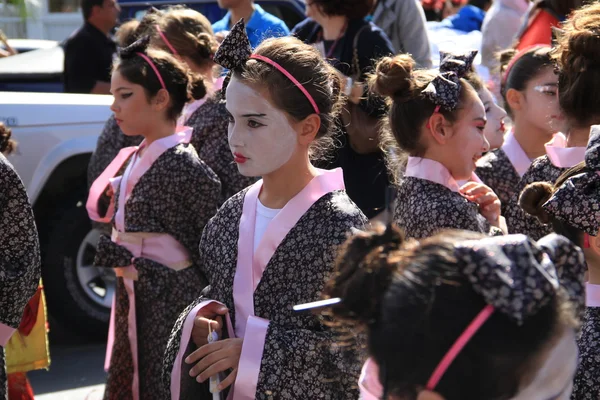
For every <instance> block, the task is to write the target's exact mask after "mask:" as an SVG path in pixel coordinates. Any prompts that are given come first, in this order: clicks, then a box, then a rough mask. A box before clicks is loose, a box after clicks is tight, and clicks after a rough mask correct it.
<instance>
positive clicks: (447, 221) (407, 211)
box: [394, 177, 502, 239]
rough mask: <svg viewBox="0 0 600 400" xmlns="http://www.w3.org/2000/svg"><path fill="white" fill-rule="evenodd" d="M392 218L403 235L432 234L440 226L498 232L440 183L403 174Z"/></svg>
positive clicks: (466, 201) (486, 232) (469, 203)
mask: <svg viewBox="0 0 600 400" xmlns="http://www.w3.org/2000/svg"><path fill="white" fill-rule="evenodd" d="M394 221H395V222H396V224H398V226H399V227H400V228H402V230H403V231H404V233H405V235H406V236H407V237H412V238H416V239H421V238H426V237H429V236H433V235H435V234H436V233H437V232H438V231H440V230H442V229H463V230H467V231H474V232H481V233H484V234H487V235H491V236H496V235H502V231H501V230H500V229H498V228H496V227H494V226H492V225H490V223H489V222H488V221H487V220H486V219H485V218H484V217H483V216H482V215H481V214H479V208H478V206H477V204H475V203H472V202H470V201H468V200H467V199H465V198H464V197H463V196H461V195H460V194H459V193H456V192H453V191H452V190H450V189H448V188H447V187H445V186H443V185H440V184H438V183H435V182H431V181H428V180H426V179H421V178H415V177H405V178H404V180H403V181H402V182H401V183H400V185H399V187H398V196H397V198H396V207H395V211H394Z"/></svg>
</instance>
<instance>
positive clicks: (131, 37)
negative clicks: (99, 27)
mask: <svg viewBox="0 0 600 400" xmlns="http://www.w3.org/2000/svg"><path fill="white" fill-rule="evenodd" d="M139 26H140V22H139V21H138V20H137V19H131V20H129V21H127V22H125V23H123V24H121V26H119V29H118V30H117V33H116V34H115V38H116V39H117V44H118V45H119V47H121V48H125V47H127V46H131V45H132V44H133V42H135V41H136V40H137V39H138V36H137V35H136V33H137V28H138V27H139Z"/></svg>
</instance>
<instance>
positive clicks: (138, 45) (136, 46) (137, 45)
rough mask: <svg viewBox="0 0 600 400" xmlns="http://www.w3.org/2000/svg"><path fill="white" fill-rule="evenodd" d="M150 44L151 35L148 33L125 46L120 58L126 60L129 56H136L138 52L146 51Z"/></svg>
mask: <svg viewBox="0 0 600 400" xmlns="http://www.w3.org/2000/svg"><path fill="white" fill-rule="evenodd" d="M149 45H150V36H148V35H146V36H143V37H141V38H139V39H138V40H136V41H135V42H133V43H132V44H130V45H129V46H127V47H125V48H124V49H122V50H121V51H120V52H119V58H121V59H122V60H126V59H128V58H132V57H134V56H135V55H136V54H137V53H146V50H147V49H148V46H149Z"/></svg>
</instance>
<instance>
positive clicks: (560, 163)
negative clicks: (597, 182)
mask: <svg viewBox="0 0 600 400" xmlns="http://www.w3.org/2000/svg"><path fill="white" fill-rule="evenodd" d="M545 147H546V154H547V155H548V158H549V159H550V162H552V165H554V166H555V167H558V168H571V167H574V166H576V165H577V164H579V163H580V162H582V161H583V160H584V159H585V150H586V148H585V147H567V139H566V137H565V136H564V135H563V134H560V133H558V134H556V135H554V138H553V139H552V140H551V141H550V142H548V143H546V145H545Z"/></svg>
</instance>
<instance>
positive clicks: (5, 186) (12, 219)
mask: <svg viewBox="0 0 600 400" xmlns="http://www.w3.org/2000/svg"><path fill="white" fill-rule="evenodd" d="M40 274H41V270H40V245H39V241H38V233H37V229H36V227H35V220H34V218H33V211H32V210H31V205H30V204H29V198H28V197H27V192H26V191H25V187H24V186H23V183H22V182H21V179H20V178H19V176H18V175H17V173H16V171H15V170H14V168H13V166H12V165H11V164H10V163H9V162H8V160H7V159H6V158H5V157H4V156H3V155H2V154H0V399H6V398H8V389H7V386H6V384H7V375H6V365H5V359H4V346H6V344H7V343H8V340H9V339H10V337H11V336H12V334H13V333H14V332H15V330H16V329H17V328H18V327H19V324H20V323H21V318H22V317H23V311H24V309H25V306H26V305H27V303H28V302H29V299H30V298H31V297H32V296H33V295H34V294H35V291H36V289H37V287H38V284H39V282H40Z"/></svg>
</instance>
